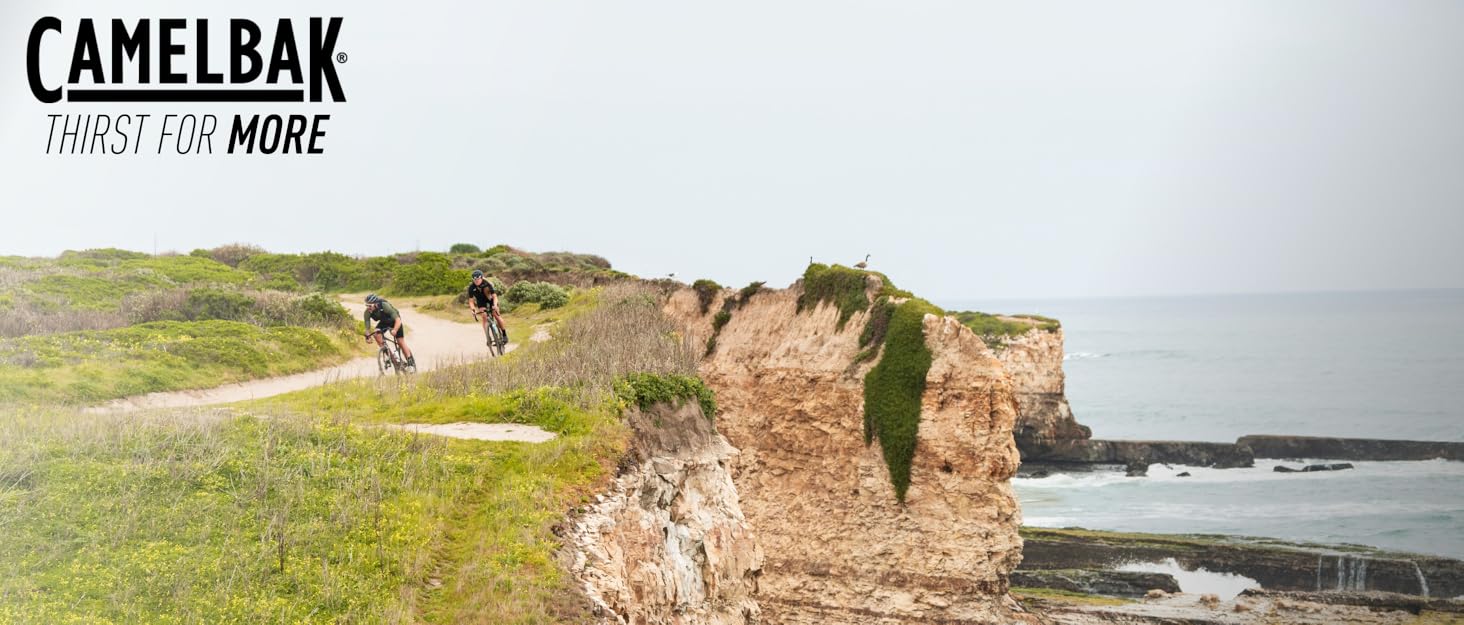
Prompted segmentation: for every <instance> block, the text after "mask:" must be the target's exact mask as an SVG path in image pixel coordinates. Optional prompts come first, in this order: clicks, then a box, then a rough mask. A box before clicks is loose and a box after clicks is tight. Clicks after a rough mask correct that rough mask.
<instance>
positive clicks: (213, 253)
mask: <svg viewBox="0 0 1464 625" xmlns="http://www.w3.org/2000/svg"><path fill="white" fill-rule="evenodd" d="M195 251H196V250H195ZM263 253H265V251H264V248H262V247H258V246H255V245H245V244H243V243H230V244H228V245H220V246H218V247H216V248H213V249H212V250H208V252H207V255H206V257H207V258H212V259H213V260H216V261H218V262H220V263H223V264H225V265H228V266H230V267H238V266H239V264H240V263H242V262H244V261H245V259H248V258H249V257H250V256H254V255H255V254H263ZM193 255H195V256H196V255H197V254H193Z"/></svg>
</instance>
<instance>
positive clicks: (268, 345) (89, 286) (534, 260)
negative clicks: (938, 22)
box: [0, 245, 626, 403]
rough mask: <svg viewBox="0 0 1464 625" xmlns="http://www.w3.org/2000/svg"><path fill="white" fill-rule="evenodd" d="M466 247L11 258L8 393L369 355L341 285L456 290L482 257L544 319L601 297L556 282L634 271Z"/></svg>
mask: <svg viewBox="0 0 1464 625" xmlns="http://www.w3.org/2000/svg"><path fill="white" fill-rule="evenodd" d="M454 250H456V251H455V252H453V253H436V252H413V253H408V254H396V255H392V256H383V257H366V258H358V257H351V256H346V255H343V254H337V253H334V252H320V253H312V254H271V253H269V252H266V251H264V250H261V249H259V248H254V247H251V246H245V245H228V246H223V247H219V248H215V249H212V250H195V251H194V252H192V253H191V254H189V255H186V256H179V255H163V256H153V255H149V254H142V253H139V252H130V251H126V250H117V249H96V250H84V251H68V252H65V253H63V254H62V255H61V256H59V257H57V258H22V257H13V256H10V257H0V403H14V402H47V403H58V402H59V403H94V402H98V401H103V400H108V399H114V398H119V397H124V396H129V395H137V394H143V393H149V392H155V391H169V390H181V389H192V388H205V387H211V386H217V385H220V384H225V383H230V382H238V381H243V380H249V379H255V378H261V377H268V376H275V375H282V374H289V373H297V372H301V371H307V370H310V369H315V368H319V367H322V366H326V365H330V364H334V363H337V362H341V361H344V360H346V359H348V358H349V357H351V356H353V355H362V354H364V352H361V351H360V350H361V347H360V345H359V344H358V343H359V341H356V342H352V341H351V340H350V339H351V337H350V336H349V334H348V328H349V321H350V319H349V317H348V315H346V314H345V311H344V309H342V308H341V306H340V305H339V304H338V303H337V302H336V301H335V297H334V295H335V294H336V293H339V292H343V291H356V292H362V293H364V292H367V291H375V292H379V293H384V294H389V295H393V296H397V295H401V296H436V297H438V298H439V299H441V300H443V301H447V300H449V299H450V298H451V295H445V294H453V295H457V294H460V293H462V292H463V290H464V289H465V287H466V285H467V283H468V280H469V273H470V272H471V270H472V269H473V268H479V269H483V270H485V271H488V272H490V274H492V275H493V276H494V277H495V278H496V279H497V280H498V281H499V283H500V285H505V282H506V286H507V289H506V290H507V291H508V293H509V294H510V295H511V296H512V297H509V298H506V300H505V303H506V304H518V305H519V306H520V308H521V310H520V319H521V320H522V321H523V322H525V323H526V324H533V323H541V322H545V321H550V320H553V319H558V318H562V317H564V316H565V315H564V314H563V313H562V312H551V311H559V310H560V309H564V310H566V311H573V310H578V309H582V308H583V307H585V306H586V305H587V304H588V303H590V302H592V301H593V300H592V299H587V297H589V296H587V295H584V294H579V295H571V293H570V292H569V291H566V290H565V288H564V287H561V286H559V285H558V284H555V282H559V283H563V284H570V285H575V284H579V285H583V286H588V285H590V284H596V283H601V282H614V281H618V280H621V279H622V278H624V277H626V275H625V274H622V273H620V272H617V271H614V270H613V269H611V268H610V263H609V262H607V261H605V260H604V259H602V258H599V257H597V256H591V255H583V254H568V253H547V254H536V253H532V252H525V251H522V250H518V249H514V248H510V247H507V246H496V247H492V248H489V249H488V250H486V251H480V250H477V249H476V248H475V247H473V246H471V245H458V246H454ZM571 290H574V289H573V287H571ZM580 290H583V289H580ZM505 307H506V308H511V307H512V306H511V305H510V306H505ZM440 308H441V312H447V306H445V305H442V306H440ZM452 312H453V314H454V317H453V318H454V319H456V320H459V321H462V320H464V319H462V317H464V316H466V315H465V314H464V313H462V312H458V310H453V311H452ZM516 321H517V320H516ZM226 322H227V323H226ZM510 324H511V327H521V328H523V329H524V330H525V331H527V330H528V326H527V325H523V326H520V325H519V324H518V323H516V322H515V321H511V322H510ZM525 338H526V337H525Z"/></svg>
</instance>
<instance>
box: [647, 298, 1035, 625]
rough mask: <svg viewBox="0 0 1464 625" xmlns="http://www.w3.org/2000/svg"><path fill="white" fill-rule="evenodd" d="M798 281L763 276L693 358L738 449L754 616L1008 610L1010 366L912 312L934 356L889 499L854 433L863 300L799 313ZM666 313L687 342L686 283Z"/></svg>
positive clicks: (1016, 519)
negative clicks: (771, 281)
mask: <svg viewBox="0 0 1464 625" xmlns="http://www.w3.org/2000/svg"><path fill="white" fill-rule="evenodd" d="M878 287H879V283H878V280H873V281H871V283H870V288H871V290H873V289H877V288H878ZM800 290H801V288H800V286H798V285H795V286H794V287H793V288H790V289H786V290H764V291H761V292H759V293H757V294H756V295H754V296H753V297H752V298H750V299H749V301H747V302H746V303H744V304H743V305H742V306H741V307H739V308H737V309H736V310H734V311H732V316H731V320H730V321H729V322H728V323H727V324H726V325H725V326H724V327H723V328H722V330H721V333H720V335H719V336H718V338H717V348H716V350H715V351H713V352H712V353H711V354H710V355H709V356H708V357H707V358H705V359H704V360H703V362H702V365H701V375H702V378H703V379H704V380H705V381H706V382H707V383H708V384H709V385H710V386H711V387H712V388H713V389H715V390H716V392H717V401H718V404H719V407H720V411H721V412H720V414H719V415H718V417H717V424H718V425H717V427H718V429H719V430H720V431H721V432H722V433H723V434H724V435H725V436H726V437H727V439H728V440H729V441H730V442H731V443H732V445H734V446H736V447H737V448H739V449H740V450H741V456H740V458H739V459H738V461H737V463H736V465H735V467H734V468H733V475H732V477H733V481H734V482H735V483H736V486H737V491H738V494H739V495H740V497H741V504H742V510H743V511H744V512H745V513H746V515H747V519H748V521H749V523H750V525H751V526H752V528H753V529H754V530H755V531H756V532H757V537H758V541H759V544H760V546H761V548H762V551H763V552H764V553H765V554H766V562H765V564H764V566H763V572H762V577H761V578H760V580H759V583H758V591H759V592H758V603H759V604H760V606H761V609H762V615H763V619H764V621H765V622H768V623H779V624H780V625H799V624H812V623H819V624H835V625H837V624H841V623H849V624H854V623H859V624H864V623H923V622H941V623H991V622H1009V621H1012V620H1013V619H1014V618H1015V617H1013V616H1012V614H1011V607H1010V606H1011V602H1010V601H1009V600H1008V599H1007V597H1006V593H1007V575H1008V573H1009V572H1010V571H1011V570H1012V569H1013V568H1014V567H1015V566H1016V564H1017V563H1018V561H1019V560H1020V559H1021V539H1020V538H1019V537H1018V535H1017V526H1018V525H1020V522H1021V518H1020V512H1019V510H1018V507H1017V501H1016V498H1015V497H1014V496H1013V494H1012V490H1011V487H1010V485H1009V484H1008V480H1009V478H1010V477H1011V476H1012V475H1013V474H1014V473H1015V471H1016V468H1017V463H1018V456H1017V449H1016V445H1015V443H1014V441H1013V438H1012V427H1013V425H1014V423H1015V420H1016V415H1017V402H1016V398H1015V396H1014V394H1013V387H1012V382H1011V378H1010V377H1009V376H1008V375H1007V374H1006V372H1005V371H1004V370H1003V368H1002V366H1001V363H1000V362H999V361H997V359H996V358H995V356H993V354H992V352H991V350H989V349H988V348H987V347H986V346H985V344H983V343H982V342H981V340H980V339H979V338H978V337H976V336H975V335H974V334H972V333H971V331H970V330H969V329H968V328H966V327H964V326H962V325H961V324H960V323H958V322H957V321H956V320H955V319H953V318H943V317H937V316H934V315H928V316H926V317H925V319H924V334H925V339H926V344H927V345H928V346H929V348H930V350H931V352H932V357H933V363H932V365H931V367H930V370H929V372H928V374H927V376H926V390H925V394H924V396H923V397H922V402H923V411H922V415H921V421H920V426H919V430H918V434H917V436H916V452H915V458H914V461H913V463H912V468H911V484H910V489H909V491H908V493H907V495H906V500H905V503H904V504H901V503H900V502H899V501H897V500H896V498H895V493H894V489H893V487H892V486H891V483H890V478H889V473H888V469H887V467H886V465H885V462H884V459H883V458H882V457H881V452H880V447H879V443H878V442H876V443H874V444H872V445H868V446H866V445H865V443H864V417H863V380H864V374H865V373H866V372H867V371H868V370H869V368H870V367H872V366H874V364H875V362H876V360H871V361H869V362H866V363H862V364H859V365H854V364H852V363H853V361H854V357H855V355H857V354H858V353H859V352H860V347H859V344H858V341H859V335H860V332H861V330H862V329H863V327H864V325H865V323H866V322H867V320H868V314H867V313H855V314H854V316H853V317H852V318H850V319H849V321H848V323H847V325H846V327H845V328H844V329H843V331H839V330H838V329H837V328H836V325H837V315H838V312H837V310H836V309H835V308H833V307H832V306H820V307H817V308H816V309H814V310H811V311H810V310H805V311H803V312H802V313H799V312H797V311H796V308H797V298H798V295H799V292H800ZM719 297H723V296H719ZM720 304H721V302H720V301H718V302H714V303H713V305H712V306H711V307H710V310H712V311H716V310H720V308H721V306H720ZM665 311H666V312H667V313H668V314H669V315H670V316H671V317H672V318H674V319H677V320H678V321H680V322H681V323H682V324H683V325H684V326H685V332H686V333H688V334H689V338H690V339H691V340H693V341H694V342H695V343H696V344H702V343H704V342H705V341H706V339H707V338H708V337H709V336H710V335H711V314H703V313H702V312H701V306H700V304H699V303H698V302H697V299H696V295H695V294H694V293H693V292H691V291H690V290H683V291H680V292H677V293H675V294H673V295H672V296H671V298H670V300H669V302H668V303H667V305H666V307H665Z"/></svg>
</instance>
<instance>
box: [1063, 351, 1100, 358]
mask: <svg viewBox="0 0 1464 625" xmlns="http://www.w3.org/2000/svg"><path fill="white" fill-rule="evenodd" d="M1107 357H1108V354H1097V353H1093V352H1068V353H1066V354H1063V355H1062V359H1063V360H1093V359H1096V358H1107Z"/></svg>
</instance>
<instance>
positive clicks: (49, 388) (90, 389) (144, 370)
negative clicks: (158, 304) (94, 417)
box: [0, 320, 355, 403]
mask: <svg viewBox="0 0 1464 625" xmlns="http://www.w3.org/2000/svg"><path fill="white" fill-rule="evenodd" d="M353 345H355V342H350V341H348V338H347V337H346V336H345V335H343V334H340V333H327V332H324V331H321V330H316V329H312V328H303V327H295V326H278V327H271V328H262V327H259V326H256V325H252V324H247V323H240V322H234V321H218V320H213V321H158V322H153V323H145V324H140V325H135V326H128V327H124V328H114V329H110V330H92V331H83V332H67V333H62V334H49V335H39V336H24V337H18V338H12V339H0V403H16V402H26V403H35V402H54V403H94V402H99V401H104V400H108V399H116V398H120V397H127V396H132V395H140V394H144V393H152V392H157V391H174V390H182V389H193V388H209V387H213V386H218V385H220V384H227V383H230V382H239V381H244V380H250V379H256V378H263V377H269V376H275V375H284V374H290V373H299V372H302V371H308V370H311V369H315V368H318V367H320V366H323V365H327V364H332V363H335V362H341V361H344V360H345V359H346V358H347V357H349V356H350V355H351V353H352V351H351V350H352V347H351V346H353Z"/></svg>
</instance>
